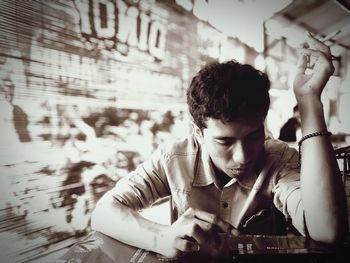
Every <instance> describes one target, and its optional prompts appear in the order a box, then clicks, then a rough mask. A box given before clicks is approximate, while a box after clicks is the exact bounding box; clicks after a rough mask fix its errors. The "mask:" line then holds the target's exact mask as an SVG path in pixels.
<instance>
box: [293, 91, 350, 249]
mask: <svg viewBox="0 0 350 263" xmlns="http://www.w3.org/2000/svg"><path fill="white" fill-rule="evenodd" d="M298 106H299V109H300V116H301V129H302V134H303V136H305V135H307V134H310V133H313V132H318V131H326V130H327V128H326V124H325V120H324V115H323V107H322V103H321V101H320V100H319V99H318V98H314V97H304V98H303V99H299V100H298ZM301 191H302V202H303V206H304V209H305V220H306V225H307V228H308V231H309V234H310V236H311V237H312V238H313V239H315V240H318V241H324V242H335V241H337V240H339V239H340V238H341V236H342V235H343V234H344V233H346V232H347V227H348V226H347V211H346V210H347V207H346V195H345V191H344V186H343V183H342V181H341V175H340V172H339V168H338V165H337V161H336V159H335V156H334V152H333V147H332V144H331V141H330V138H329V136H315V137H311V138H309V139H306V140H305V141H303V143H302V148H301Z"/></svg>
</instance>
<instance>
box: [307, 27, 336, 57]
mask: <svg viewBox="0 0 350 263" xmlns="http://www.w3.org/2000/svg"><path fill="white" fill-rule="evenodd" d="M306 41H307V44H308V45H309V47H310V48H311V49H314V50H319V51H321V52H322V53H324V54H326V56H327V57H330V56H331V51H330V49H329V47H328V46H327V45H325V44H324V43H323V42H321V41H320V40H318V39H316V38H314V37H313V36H312V35H311V34H310V33H309V34H307V38H306Z"/></svg>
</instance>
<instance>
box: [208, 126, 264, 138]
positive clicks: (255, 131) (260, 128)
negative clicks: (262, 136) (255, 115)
mask: <svg viewBox="0 0 350 263" xmlns="http://www.w3.org/2000/svg"><path fill="white" fill-rule="evenodd" d="M262 130H264V127H263V126H262V127H259V128H258V129H256V130H254V131H252V132H251V133H249V134H247V135H246V136H245V137H249V136H251V135H253V134H256V133H259V132H261V131H262ZM214 139H215V140H220V141H228V140H234V139H236V137H230V136H217V137H216V136H214Z"/></svg>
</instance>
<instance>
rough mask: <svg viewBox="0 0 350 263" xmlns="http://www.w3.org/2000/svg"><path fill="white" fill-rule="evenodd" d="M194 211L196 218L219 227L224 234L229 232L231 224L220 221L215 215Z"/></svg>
mask: <svg viewBox="0 0 350 263" xmlns="http://www.w3.org/2000/svg"><path fill="white" fill-rule="evenodd" d="M193 211H194V215H195V217H196V218H198V219H200V220H202V221H205V222H208V223H211V224H213V225H216V226H218V227H219V228H220V229H221V230H222V231H223V232H224V233H226V232H227V229H228V227H229V226H230V224H229V223H227V222H225V221H224V220H222V219H220V218H219V217H218V216H216V215H215V214H211V213H208V212H206V211H202V210H195V209H194V210H193Z"/></svg>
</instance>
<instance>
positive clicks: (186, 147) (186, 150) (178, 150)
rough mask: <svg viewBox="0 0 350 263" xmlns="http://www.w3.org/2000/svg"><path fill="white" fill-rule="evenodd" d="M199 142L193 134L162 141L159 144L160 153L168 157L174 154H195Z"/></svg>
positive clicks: (174, 155)
mask: <svg viewBox="0 0 350 263" xmlns="http://www.w3.org/2000/svg"><path fill="white" fill-rule="evenodd" d="M199 147H200V146H199V144H198V142H197V140H196V139H195V137H194V136H193V135H190V136H188V137H186V138H181V139H174V140H170V141H167V142H165V143H163V144H162V145H161V146H160V149H161V151H162V154H163V155H164V156H166V157H168V158H171V157H176V156H190V155H196V154H197V153H198V150H199Z"/></svg>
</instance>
